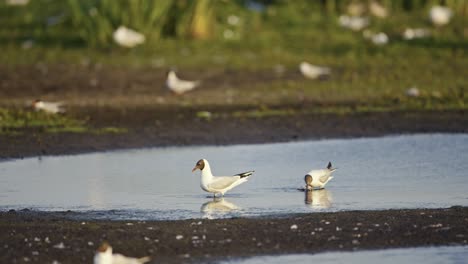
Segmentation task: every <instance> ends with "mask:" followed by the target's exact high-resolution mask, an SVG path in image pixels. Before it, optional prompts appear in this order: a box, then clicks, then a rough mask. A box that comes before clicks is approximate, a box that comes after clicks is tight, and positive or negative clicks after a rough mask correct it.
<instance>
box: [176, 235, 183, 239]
mask: <svg viewBox="0 0 468 264" xmlns="http://www.w3.org/2000/svg"><path fill="white" fill-rule="evenodd" d="M182 238H184V236H183V235H177V236H176V239H177V240H181V239H182Z"/></svg>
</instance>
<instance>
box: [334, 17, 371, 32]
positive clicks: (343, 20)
mask: <svg viewBox="0 0 468 264" xmlns="http://www.w3.org/2000/svg"><path fill="white" fill-rule="evenodd" d="M338 21H339V24H340V25H341V26H342V27H345V28H349V29H351V30H354V31H360V30H362V29H364V28H365V27H367V26H369V18H367V17H357V16H347V15H341V16H340V17H339V19H338Z"/></svg>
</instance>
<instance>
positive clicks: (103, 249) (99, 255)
mask: <svg viewBox="0 0 468 264" xmlns="http://www.w3.org/2000/svg"><path fill="white" fill-rule="evenodd" d="M150 260H151V259H150V257H143V258H131V257H126V256H124V255H122V254H112V247H111V246H110V245H109V244H108V243H106V242H104V243H102V245H101V246H100V247H99V248H98V249H97V251H96V254H95V255H94V264H142V263H146V262H148V261H150Z"/></svg>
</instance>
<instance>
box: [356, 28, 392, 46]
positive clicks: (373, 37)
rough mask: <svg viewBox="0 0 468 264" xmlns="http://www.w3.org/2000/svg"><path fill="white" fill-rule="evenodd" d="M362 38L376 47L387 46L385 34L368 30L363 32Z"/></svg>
mask: <svg viewBox="0 0 468 264" xmlns="http://www.w3.org/2000/svg"><path fill="white" fill-rule="evenodd" d="M362 35H363V36H364V38H366V39H369V40H370V41H371V42H372V43H374V44H375V45H377V46H383V45H385V44H388V41H389V38H388V36H387V34H385V32H379V33H373V32H372V31H370V30H364V32H363V33H362Z"/></svg>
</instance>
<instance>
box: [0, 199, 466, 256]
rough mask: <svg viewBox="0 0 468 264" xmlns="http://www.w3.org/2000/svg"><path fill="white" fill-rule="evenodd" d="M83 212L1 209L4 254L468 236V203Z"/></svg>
mask: <svg viewBox="0 0 468 264" xmlns="http://www.w3.org/2000/svg"><path fill="white" fill-rule="evenodd" d="M80 216H81V217H80ZM82 216H83V215H82V214H81V213H77V212H55V213H46V212H33V211H28V210H22V211H10V212H1V213H0V241H2V243H1V245H0V262H1V263H25V262H36V263H52V262H53V261H54V260H55V261H58V262H59V263H92V257H93V255H94V251H95V249H96V248H97V246H98V244H99V243H101V242H102V241H108V242H110V243H111V244H112V245H113V247H114V252H118V253H124V254H126V255H129V256H145V255H149V256H151V257H152V258H153V263H184V262H199V261H206V262H212V261H216V260H219V259H226V258H237V257H248V256H255V255H271V254H288V253H317V252H323V251H336V250H340V251H350V250H360V249H385V248H401V247H420V246H439V245H467V244H468V242H467V241H468V208H467V207H451V208H448V209H413V210H387V211H349V212H336V213H311V214H297V215H289V216H282V217H264V218H253V219H244V218H239V219H220V220H207V219H193V220H180V221H104V220H83V219H82Z"/></svg>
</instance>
